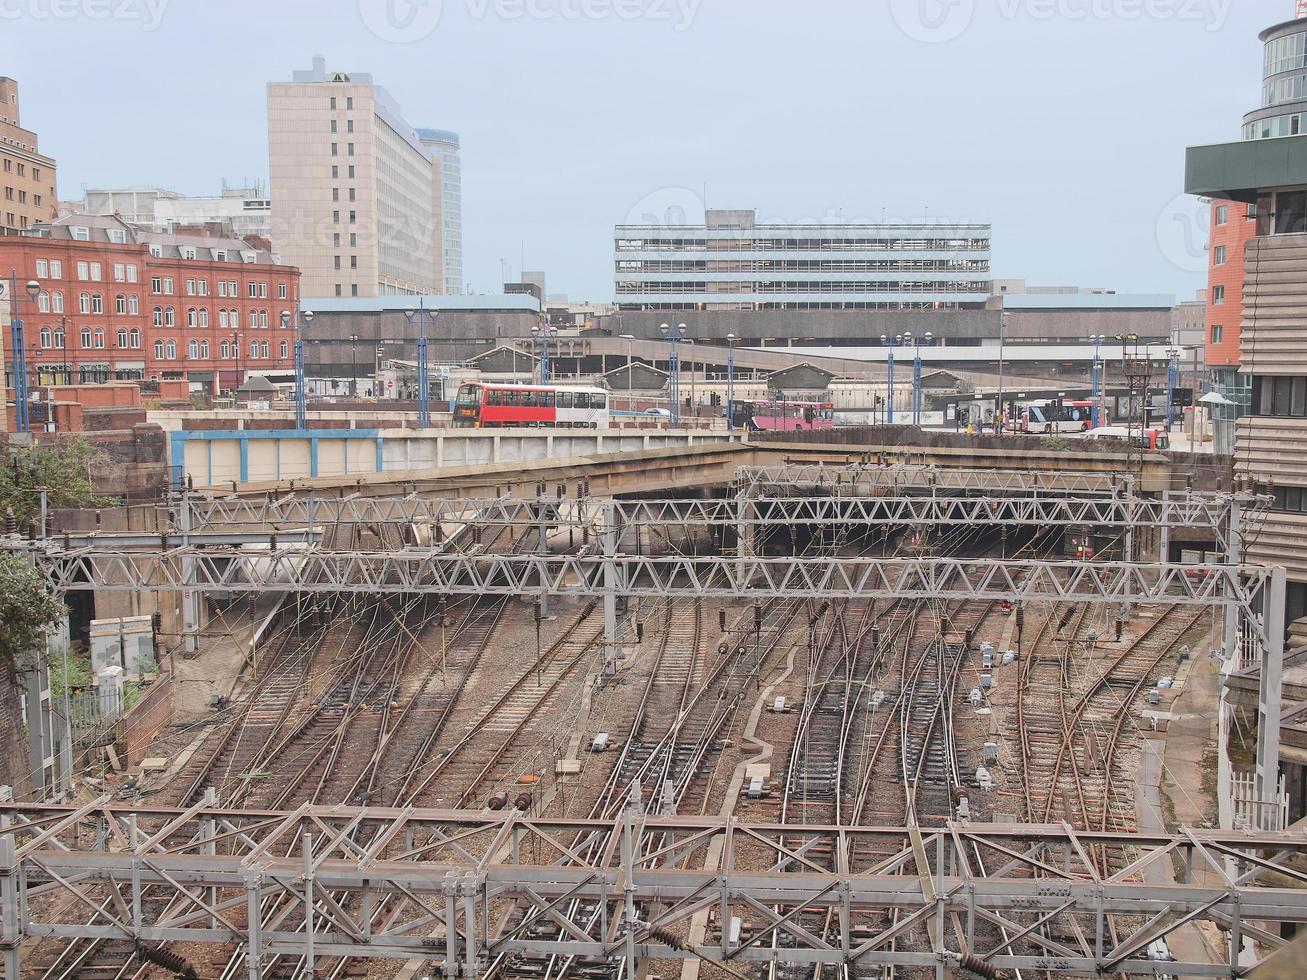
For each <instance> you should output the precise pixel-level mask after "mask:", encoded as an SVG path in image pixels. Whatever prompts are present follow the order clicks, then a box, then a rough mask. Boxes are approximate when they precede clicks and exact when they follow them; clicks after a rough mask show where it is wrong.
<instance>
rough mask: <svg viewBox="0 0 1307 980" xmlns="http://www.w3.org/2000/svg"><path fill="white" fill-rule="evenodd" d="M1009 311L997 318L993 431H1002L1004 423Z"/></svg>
mask: <svg viewBox="0 0 1307 980" xmlns="http://www.w3.org/2000/svg"><path fill="white" fill-rule="evenodd" d="M1011 316H1012V314H1011V313H1004V314H1003V315H1002V316H1001V317H999V319H998V411H997V413H996V414H995V416H994V423H995V430H994V431H995V432H998V433H1000V434H1001V433H1002V431H1003V428H1004V425H1003V419H1004V409H1003V366H1004V354H1005V352H1006V346H1007V324H1008V319H1009V317H1011Z"/></svg>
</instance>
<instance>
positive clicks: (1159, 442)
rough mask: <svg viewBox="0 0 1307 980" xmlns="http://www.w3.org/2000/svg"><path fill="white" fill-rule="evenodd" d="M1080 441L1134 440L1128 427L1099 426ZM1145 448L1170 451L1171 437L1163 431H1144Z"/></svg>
mask: <svg viewBox="0 0 1307 980" xmlns="http://www.w3.org/2000/svg"><path fill="white" fill-rule="evenodd" d="M1080 438H1081V439H1090V440H1094V441H1097V440H1099V439H1121V440H1125V441H1129V440H1130V439H1132V438H1136V437H1134V436H1132V434H1131V428H1130V426H1128V425H1100V426H1099V427H1098V428H1096V429H1090V430H1089V431H1087V432H1085V433H1084V434H1083V435H1081V436H1080ZM1144 440H1145V446H1146V447H1147V448H1148V449H1170V448H1171V437H1170V435H1168V434H1167V431H1166V430H1165V429H1151V428H1150V429H1145V430H1144Z"/></svg>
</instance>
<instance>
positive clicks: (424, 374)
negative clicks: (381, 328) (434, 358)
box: [404, 296, 517, 429]
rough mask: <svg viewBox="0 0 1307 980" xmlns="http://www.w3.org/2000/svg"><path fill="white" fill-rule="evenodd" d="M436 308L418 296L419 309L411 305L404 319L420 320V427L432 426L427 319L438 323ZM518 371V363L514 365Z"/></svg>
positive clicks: (411, 322)
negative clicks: (430, 308)
mask: <svg viewBox="0 0 1307 980" xmlns="http://www.w3.org/2000/svg"><path fill="white" fill-rule="evenodd" d="M437 315H438V314H437V313H436V311H435V310H428V309H427V301H426V297H425V296H419V297H418V306H417V309H416V310H415V309H413V307H411V306H410V307H409V308H408V309H406V310H405V311H404V319H405V320H407V321H408V325H409V326H410V327H411V326H413V320H414V318H415V317H416V318H417V321H418V428H421V429H429V428H431V378H430V371H431V367H430V365H429V364H428V363H427V321H428V319H430V321H431V325H432V326H433V327H434V326H435V325H436V316H437ZM513 357H514V358H516V357H517V350H516V349H514V351H513ZM513 368H514V372H516V369H517V365H516V363H514V365H513Z"/></svg>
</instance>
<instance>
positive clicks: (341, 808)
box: [0, 443, 1307, 978]
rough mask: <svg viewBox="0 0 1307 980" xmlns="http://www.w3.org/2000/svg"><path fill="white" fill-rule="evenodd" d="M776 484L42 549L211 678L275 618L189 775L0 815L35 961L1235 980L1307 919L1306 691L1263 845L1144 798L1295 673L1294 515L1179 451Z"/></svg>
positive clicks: (936, 466)
mask: <svg viewBox="0 0 1307 980" xmlns="http://www.w3.org/2000/svg"><path fill="white" fill-rule="evenodd" d="M751 452H752V456H751V457H750V458H748V459H746V458H745V456H744V455H741V456H740V465H738V466H737V467H735V469H734V471H733V473H732V475H731V476H729V477H727V478H725V479H723V478H722V477H720V476H713V475H711V474H709V473H706V472H705V473H704V474H703V475H700V476H698V477H695V476H692V475H690V472H689V471H681V472H679V473H678V474H677V475H676V476H674V477H673V476H670V475H668V474H663V475H661V476H660V475H659V473H658V471H657V469H656V467H655V468H651V469H650V470H649V473H650V476H649V477H648V482H647V485H646V486H645V487H644V488H643V489H642V490H640V491H639V492H634V493H624V494H622V495H620V496H609V495H607V494H606V493H605V492H603V491H602V487H601V486H600V487H596V486H591V485H590V480H589V479H588V478H586V477H584V476H582V477H581V478H579V479H575V480H568V481H567V482H566V483H563V484H554V483H552V482H550V483H542V482H540V481H538V480H533V479H532V477H531V474H530V473H529V472H528V473H522V474H519V475H518V476H517V478H516V479H506V480H505V482H504V483H503V484H502V485H501V487H500V488H499V492H498V493H497V495H495V496H493V497H490V498H486V497H476V496H468V495H467V491H460V489H459V488H458V486H457V485H456V483H452V482H450V481H448V480H446V481H423V480H422V479H420V478H418V477H416V476H412V475H397V476H393V477H381V478H378V479H375V480H372V481H369V482H362V481H357V480H354V479H352V478H341V479H335V480H317V481H313V480H310V481H296V483H295V486H294V487H293V488H292V487H291V486H290V485H289V484H280V485H279V484H263V485H252V484H249V485H245V486H240V485H238V486H237V487H235V488H231V487H228V488H226V489H219V488H204V487H198V486H192V487H190V488H188V489H186V490H184V491H181V492H179V493H178V494H177V495H176V496H175V497H174V499H172V500H170V501H169V502H168V503H167V504H166V505H165V506H161V507H158V508H153V509H151V510H150V511H149V512H148V513H147V512H145V511H141V510H138V511H137V512H136V514H135V515H134V517H133V518H132V527H133V530H130V531H129V530H122V531H114V530H109V529H108V528H111V527H114V526H117V525H115V524H114V515H112V514H102V515H101V523H100V526H99V528H98V529H97V530H84V531H83V530H77V529H76V522H75V520H74V519H73V518H71V517H70V518H63V519H61V523H62V524H63V526H62V527H61V526H58V525H57V524H55V523H52V524H51V525H50V526H49V527H44V526H42V527H33V528H32V532H31V535H30V536H29V537H21V538H20V537H14V538H9V539H6V540H5V545H6V547H8V548H9V549H11V550H17V551H19V552H20V553H22V554H25V555H27V556H29V558H30V559H31V560H32V561H34V562H35V563H36V564H37V565H38V567H40V568H41V569H42V571H43V572H44V573H45V575H46V576H47V578H48V581H49V582H50V584H51V585H52V587H54V588H55V589H57V590H59V591H61V592H63V593H64V594H66V595H67V596H69V597H70V598H72V599H76V600H77V601H79V602H80V601H83V600H82V599H78V598H77V597H82V596H85V595H86V593H87V592H92V591H93V592H94V595H95V599H94V600H93V601H95V602H97V603H99V602H104V603H109V602H112V601H113V599H114V597H115V596H118V595H124V594H127V593H135V594H137V595H141V596H147V595H153V594H157V595H159V596H160V607H161V608H160V614H161V626H162V628H163V629H164V631H165V632H166V633H172V634H174V635H173V637H172V641H171V642H176V643H178V644H180V645H181V646H182V647H183V649H184V648H185V646H187V645H189V646H193V647H194V648H195V650H194V656H195V657H196V658H197V659H196V660H195V663H196V664H197V666H198V667H200V668H204V667H205V665H209V664H213V663H216V661H215V660H214V659H212V658H213V657H214V656H215V653H216V651H217V650H218V649H220V648H222V647H224V646H229V645H230V642H231V638H233V637H246V636H249V635H250V634H249V632H248V627H250V626H252V625H253V624H256V623H257V624H260V625H261V626H262V629H261V631H260V632H259V633H258V637H257V640H256V642H255V643H254V646H253V649H252V650H251V651H250V654H249V656H248V658H244V659H245V664H244V666H243V667H242V668H241V669H240V671H239V673H240V677H239V680H238V681H237V683H236V686H235V688H234V690H233V692H232V694H231V696H230V698H228V699H225V700H223V701H222V702H221V703H220V704H219V705H218V706H216V708H207V707H206V708H205V709H204V710H202V711H199V712H198V713H194V714H193V716H192V717H189V718H185V719H182V718H178V719H174V724H172V725H170V726H165V727H163V728H161V729H160V730H159V731H158V733H157V735H156V736H155V740H154V742H153V744H151V745H150V746H149V748H148V751H149V753H150V754H151V755H153V756H156V757H158V758H160V759H161V760H163V762H162V765H161V768H159V769H157V770H154V769H152V770H150V771H148V772H146V773H143V774H141V775H140V776H139V777H138V778H137V779H136V780H135V781H134V782H132V783H130V784H121V783H120V784H118V785H123V786H124V789H123V790H122V791H121V792H118V793H113V792H110V791H109V789H110V787H109V785H108V784H105V783H101V784H99V786H100V787H101V788H102V789H103V790H104V791H105V795H103V796H99V797H98V798H97V795H96V793H95V792H91V793H89V794H88V793H86V792H85V789H83V792H82V794H81V795H79V796H76V797H69V798H68V799H67V800H66V801H65V802H63V803H38V802H27V801H19V802H16V803H13V804H9V805H6V806H3V807H0V816H3V818H4V821H5V822H4V826H3V828H0V896H2V897H3V901H4V910H5V918H4V920H3V926H4V933H3V938H4V940H5V942H6V945H5V952H6V955H7V957H8V960H7V964H6V965H7V968H8V970H9V973H10V975H15V976H17V975H23V976H36V977H78V976H119V977H149V976H160V977H161V976H169V975H183V976H185V975H193V976H238V975H244V976H252V977H272V976H306V975H316V976H354V975H364V974H366V975H370V976H404V977H410V976H427V975H435V973H437V972H439V973H441V974H442V975H445V976H451V977H452V976H456V975H460V974H461V975H464V976H483V975H484V976H496V977H518V978H525V977H532V978H541V977H545V978H560V977H565V976H572V977H587V978H598V977H618V976H634V975H636V974H637V973H640V972H649V973H657V974H658V975H662V976H666V975H668V974H669V973H672V972H677V973H680V974H681V975H682V976H695V975H730V976H744V977H773V976H785V977H791V976H793V977H798V976H800V975H807V976H814V977H816V976H830V977H834V976H837V975H839V976H851V977H879V976H885V975H886V971H889V970H892V971H893V972H894V973H895V974H896V975H903V976H924V975H931V974H933V975H937V976H947V975H967V971H970V973H972V974H975V975H980V976H998V975H1003V974H1008V975H1011V974H1013V973H1014V972H1017V971H1019V972H1020V974H1021V975H1022V976H1065V975H1075V974H1087V975H1092V974H1095V973H1112V974H1119V975H1126V976H1136V975H1150V976H1151V975H1156V971H1158V970H1163V971H1174V972H1176V973H1190V974H1193V975H1210V976H1229V975H1231V974H1232V973H1234V974H1236V975H1237V974H1238V973H1240V972H1241V971H1242V970H1243V969H1244V968H1245V966H1246V963H1240V962H1238V961H1239V957H1240V956H1241V955H1249V954H1250V953H1251V955H1253V956H1254V957H1255V958H1261V957H1265V956H1267V955H1269V954H1271V953H1273V952H1274V951H1275V950H1276V949H1278V948H1279V947H1281V946H1282V945H1284V943H1285V942H1286V941H1287V940H1285V939H1283V938H1281V936H1280V935H1279V934H1278V930H1279V928H1280V925H1279V924H1280V923H1298V922H1303V921H1307V892H1304V891H1303V890H1301V889H1300V888H1299V887H1298V885H1299V884H1300V882H1301V872H1300V871H1299V870H1298V869H1297V866H1296V863H1297V861H1298V860H1299V859H1300V857H1301V852H1302V851H1303V849H1304V845H1303V844H1302V839H1301V835H1299V834H1297V833H1294V832H1290V831H1287V830H1286V829H1285V827H1286V823H1287V821H1288V820H1289V819H1291V817H1292V815H1293V814H1292V813H1291V812H1290V811H1289V810H1288V808H1287V807H1286V806H1285V804H1283V803H1282V802H1281V798H1280V797H1279V796H1278V793H1277V780H1276V777H1275V759H1276V754H1277V752H1278V747H1277V746H1276V745H1275V744H1274V735H1273V734H1272V733H1273V732H1278V723H1277V721H1278V719H1277V718H1276V714H1275V711H1274V710H1273V708H1272V706H1273V705H1278V697H1279V693H1278V690H1277V689H1276V686H1275V685H1276V683H1277V676H1278V675H1277V674H1276V673H1275V672H1274V671H1273V670H1267V671H1264V673H1263V677H1264V683H1265V685H1266V687H1265V689H1264V691H1263V695H1264V705H1265V710H1264V712H1263V714H1264V716H1265V718H1264V723H1263V725H1262V731H1261V733H1260V739H1259V743H1258V755H1257V760H1256V762H1257V766H1256V769H1255V771H1254V772H1253V773H1251V774H1250V776H1249V778H1248V780H1247V781H1245V780H1243V779H1242V778H1239V779H1235V780H1234V781H1233V782H1234V784H1235V786H1236V787H1238V789H1237V790H1236V791H1235V792H1234V793H1233V794H1232V799H1233V801H1234V803H1235V805H1236V806H1237V808H1238V814H1239V819H1240V821H1241V826H1243V827H1245V828H1246V829H1244V830H1239V831H1215V830H1200V829H1193V828H1190V827H1187V826H1180V827H1175V826H1171V825H1168V824H1167V823H1166V822H1165V821H1164V820H1163V819H1161V818H1160V817H1159V811H1158V809H1157V808H1156V807H1154V806H1150V805H1148V804H1147V802H1146V800H1147V797H1146V795H1141V794H1142V793H1143V788H1145V787H1146V786H1148V785H1149V783H1148V780H1149V778H1150V777H1149V775H1148V774H1149V773H1150V772H1152V771H1153V770H1155V769H1156V767H1157V758H1158V752H1159V749H1158V747H1157V744H1156V742H1155V741H1154V726H1155V725H1156V724H1157V721H1158V720H1159V719H1165V717H1166V707H1165V705H1166V701H1167V699H1169V697H1170V695H1169V694H1168V693H1167V686H1168V685H1167V683H1166V682H1165V681H1164V680H1163V679H1164V678H1180V679H1181V680H1182V681H1183V678H1184V677H1185V676H1186V675H1187V673H1188V672H1189V671H1190V670H1192V669H1194V664H1195V661H1196V659H1197V658H1203V659H1204V660H1205V659H1206V658H1208V657H1209V655H1210V654H1211V653H1212V652H1213V651H1214V652H1215V653H1216V654H1217V655H1221V654H1223V653H1228V655H1229V657H1230V658H1231V660H1232V662H1233V661H1237V660H1238V659H1239V658H1242V657H1245V656H1250V655H1252V656H1259V657H1261V658H1263V660H1264V663H1265V664H1267V665H1273V664H1275V663H1276V662H1278V660H1279V658H1280V657H1282V655H1283V639H1282V637H1283V617H1284V582H1285V579H1284V574H1283V572H1282V571H1281V570H1278V569H1274V568H1268V567H1263V566H1257V565H1249V564H1246V563H1245V558H1244V555H1245V553H1246V548H1247V545H1248V543H1249V542H1250V541H1251V540H1254V539H1255V538H1256V536H1257V534H1258V533H1259V530H1260V527H1261V522H1262V515H1263V514H1264V510H1265V506H1266V501H1265V499H1264V498H1262V497H1258V496H1256V495H1253V494H1251V493H1247V492H1236V491H1235V490H1234V489H1233V488H1232V487H1231V486H1230V484H1229V483H1228V481H1221V480H1217V481H1216V482H1212V481H1211V472H1210V471H1209V469H1207V468H1203V467H1198V466H1195V465H1186V464H1183V463H1180V462H1177V461H1174V460H1168V458H1167V457H1163V456H1156V455H1147V456H1135V457H1121V458H1117V459H1113V458H1110V457H1108V456H1095V455H1088V454H1085V455H1083V456H1082V458H1071V459H1065V460H1063V461H1061V462H1060V463H1052V464H1049V463H1048V462H1047V459H1048V457H1040V458H1038V459H1036V458H1034V457H1032V458H1029V459H1025V460H1022V459H1019V458H1014V457H1013V455H1012V454H1010V453H1009V454H1006V456H1005V455H1004V453H1003V452H1002V451H1001V450H998V451H994V452H992V453H991V454H990V455H989V456H987V457H985V456H984V453H983V452H982V453H981V454H980V456H981V457H983V465H958V464H956V463H955V464H952V465H949V464H947V463H946V462H943V460H944V459H945V458H946V457H942V456H935V457H933V458H931V459H928V460H926V461H925V462H922V461H920V458H921V456H922V451H921V450H904V451H899V452H892V451H887V450H882V451H878V452H877V453H874V454H871V455H866V454H861V453H859V454H852V455H851V454H850V453H849V452H848V451H837V450H835V449H834V448H833V447H821V446H819V445H814V446H803V445H798V444H785V443H777V444H775V445H774V446H772V447H771V448H770V449H768V448H767V447H766V446H761V445H760V446H758V447H756V448H755V449H753V450H752V451H751ZM659 453H662V454H663V455H664V456H666V459H667V460H669V461H670V460H671V458H672V457H671V455H670V454H669V451H666V450H661V451H653V452H652V453H651V454H650V455H651V458H656V457H657V456H658V454H659ZM542 465H543V467H544V468H542V469H541V470H540V472H542V473H543V472H547V471H548V469H547V468H548V466H552V465H554V464H553V462H552V461H551V462H550V463H548V464H542ZM589 465H590V466H591V468H592V472H593V473H594V474H595V475H596V476H598V475H599V474H600V472H601V470H600V469H599V468H598V467H597V466H596V465H595V464H593V463H591V464H589ZM477 479H482V480H483V479H484V477H478V478H477ZM470 486H471V484H469V487H470ZM233 491H234V492H233ZM1087 544H1088V547H1087V546H1086V545H1087ZM1186 554H1189V555H1197V556H1199V557H1198V558H1197V559H1195V558H1194V557H1189V558H1188V559H1186V560H1179V561H1177V560H1176V559H1177V558H1178V557H1184V556H1185V555H1186ZM82 751H84V752H86V751H89V752H90V756H93V755H94V754H95V752H96V750H95V749H94V748H89V747H86V746H83V747H82ZM90 756H83V758H84V759H86V758H90ZM57 778H58V777H56V779H57ZM1141 801H1143V802H1141ZM1294 812H1296V811H1294ZM20 909H21V913H20ZM1199 922H1203V923H1207V925H1205V926H1203V928H1204V929H1213V928H1214V929H1217V930H1224V931H1225V933H1226V935H1227V936H1228V937H1232V938H1231V940H1230V943H1229V944H1228V945H1226V946H1222V945H1221V944H1219V943H1217V944H1216V945H1215V946H1214V947H1212V948H1211V949H1208V948H1207V947H1205V946H1203V943H1202V941H1201V940H1200V939H1199V936H1200V934H1201V930H1200V929H1199V928H1198V925H1197V923H1199ZM1245 939H1246V940H1247V941H1248V943H1247V948H1246V949H1245V948H1244V947H1245V942H1244V940H1245ZM1164 956H1172V957H1174V958H1175V960H1176V961H1177V962H1175V963H1172V962H1170V961H1164V960H1162V959H1161V957H1164ZM188 971H189V972H188Z"/></svg>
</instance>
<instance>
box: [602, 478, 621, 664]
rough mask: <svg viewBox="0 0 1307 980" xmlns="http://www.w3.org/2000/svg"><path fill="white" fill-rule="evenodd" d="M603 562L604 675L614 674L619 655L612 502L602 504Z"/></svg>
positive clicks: (616, 534)
mask: <svg viewBox="0 0 1307 980" xmlns="http://www.w3.org/2000/svg"><path fill="white" fill-rule="evenodd" d="M602 534H603V540H602V547H603V555H604V558H605V559H606V560H605V561H604V673H605V674H609V675H612V674H616V673H617V661H618V657H619V656H620V654H621V647H620V645H619V644H620V640H619V638H618V632H617V562H616V561H615V560H614V559H616V557H617V544H618V541H620V540H621V536H622V530H621V528H620V527H618V524H617V508H616V507H615V506H614V504H613V501H611V500H608V501H605V502H604V525H603V532H602Z"/></svg>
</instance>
